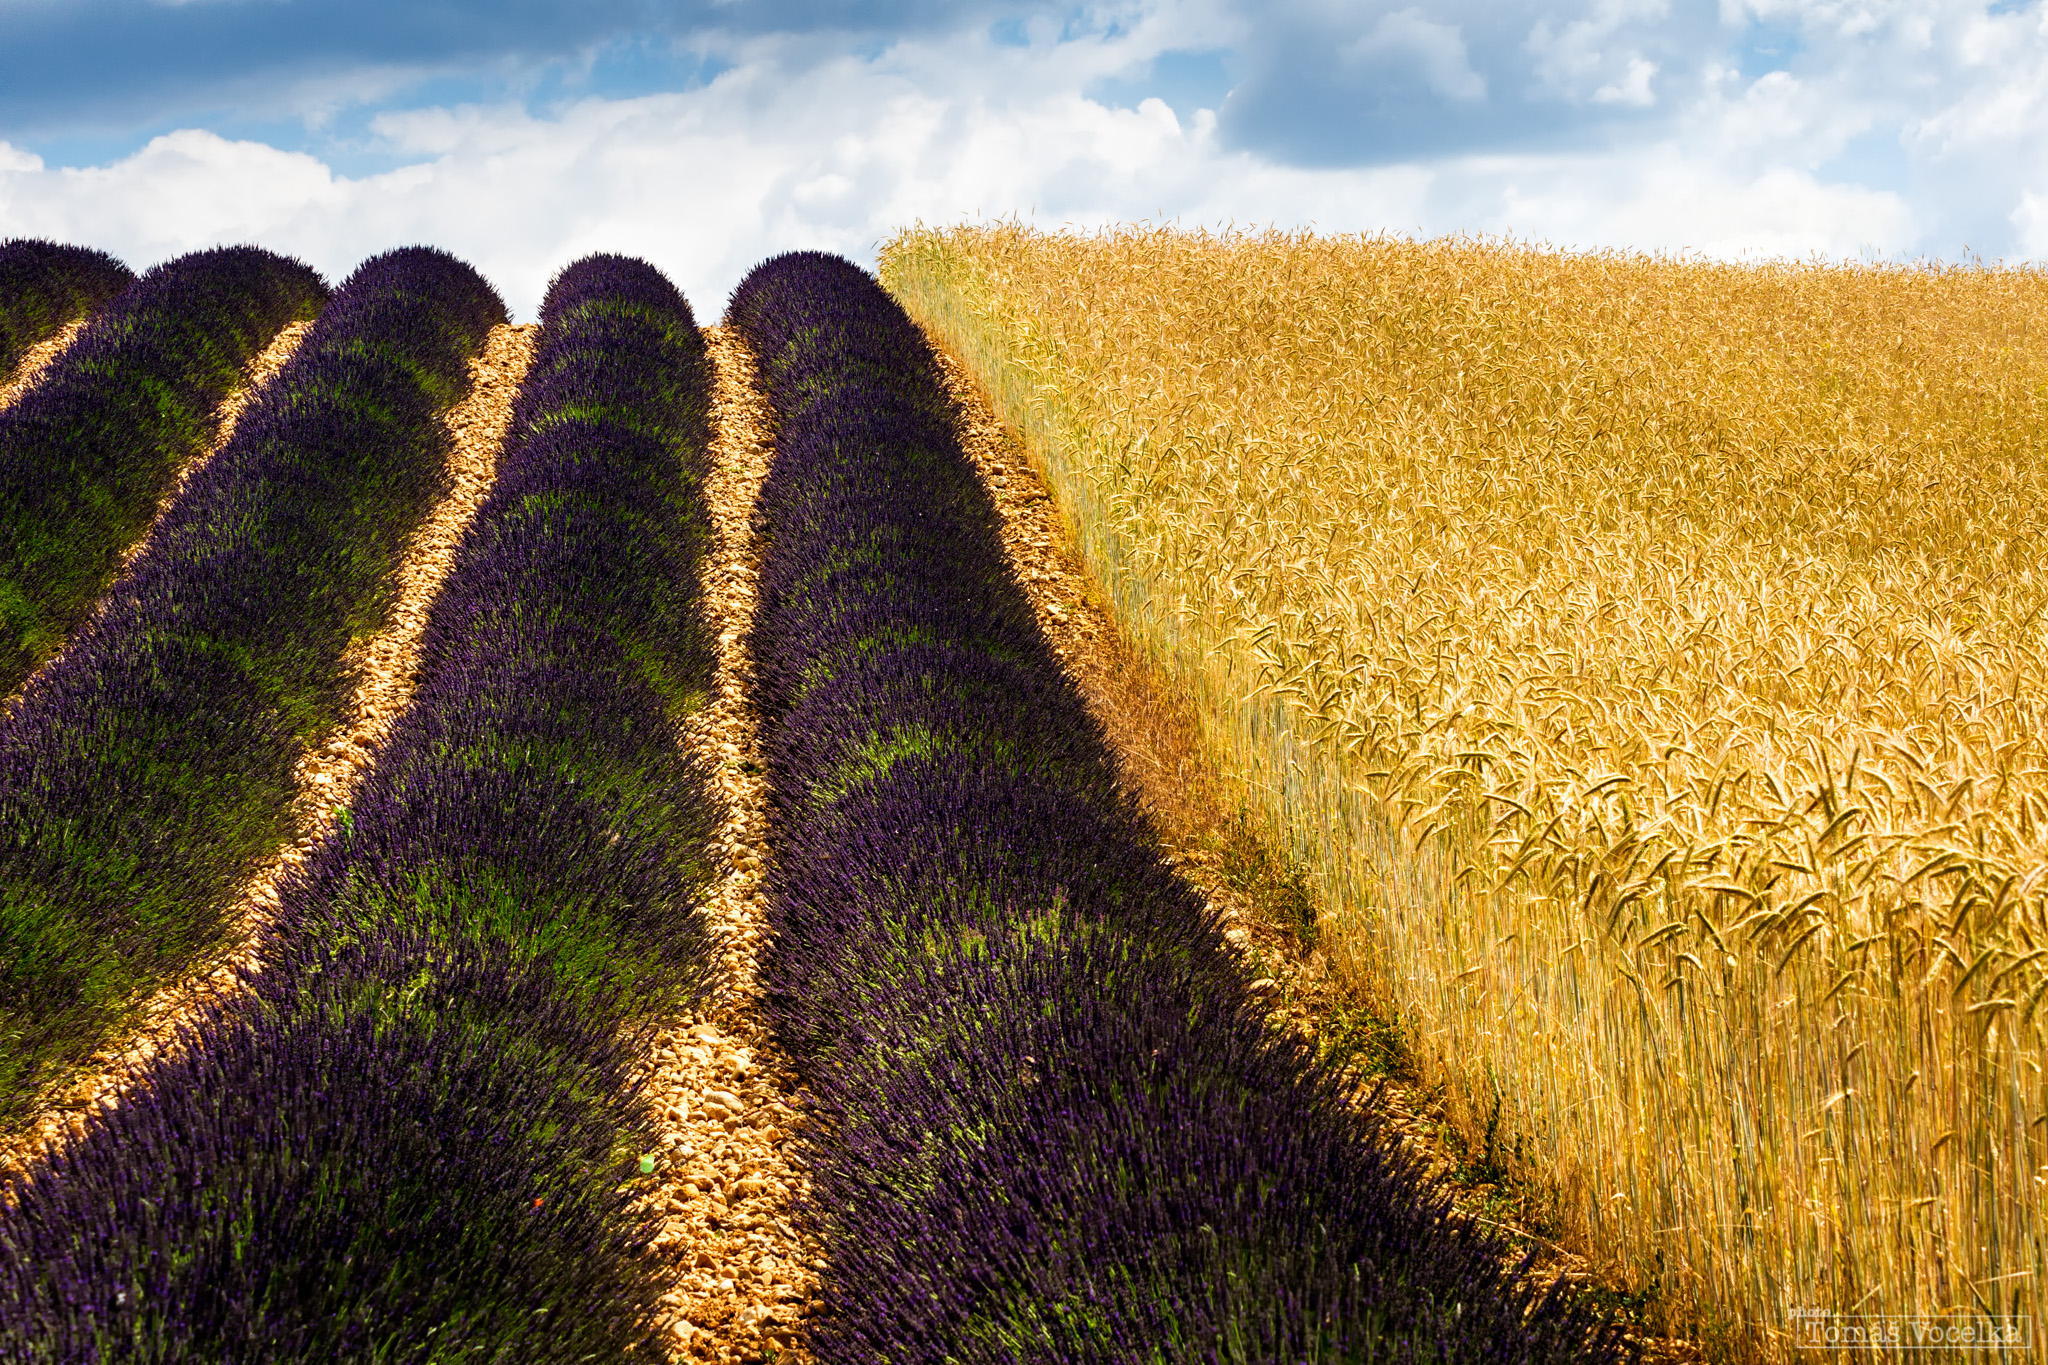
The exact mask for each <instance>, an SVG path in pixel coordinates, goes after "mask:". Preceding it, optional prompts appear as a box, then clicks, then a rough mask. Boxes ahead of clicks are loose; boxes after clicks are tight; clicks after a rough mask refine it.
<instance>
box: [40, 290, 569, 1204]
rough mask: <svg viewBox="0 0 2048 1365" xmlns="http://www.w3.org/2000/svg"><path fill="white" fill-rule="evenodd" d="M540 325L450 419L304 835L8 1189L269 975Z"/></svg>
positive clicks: (511, 343)
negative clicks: (281, 912)
mask: <svg viewBox="0 0 2048 1365" xmlns="http://www.w3.org/2000/svg"><path fill="white" fill-rule="evenodd" d="M309 326H310V324H308V323H293V324H291V325H290V326H288V327H287V328H286V329H285V331H284V333H280V335H279V338H278V340H277V341H276V342H273V343H272V345H271V347H270V348H269V349H268V350H266V351H265V352H264V353H263V355H262V356H260V357H259V358H258V359H257V361H256V362H255V363H254V364H253V365H252V366H251V373H252V376H254V377H255V382H252V383H251V384H249V385H245V386H244V387H243V388H242V389H241V390H239V391H238V393H237V394H236V396H235V397H234V398H231V399H230V400H229V403H230V404H232V405H233V406H232V407H231V408H230V407H228V406H227V405H223V407H224V414H225V415H224V417H223V421H222V433H221V436H220V439H219V440H218V441H216V442H215V444H214V446H213V447H211V448H210V449H209V450H208V451H207V452H205V453H204V454H202V455H201V456H200V457H199V458H198V459H197V460H195V461H194V462H193V463H192V464H191V465H190V466H188V468H187V469H186V470H185V471H184V472H183V473H182V474H181V475H180V479H181V483H182V480H183V479H184V478H185V477H189V475H190V473H191V472H192V471H193V470H196V469H197V468H198V467H199V465H200V464H202V463H203V462H204V461H205V460H207V459H210V458H211V457H212V454H213V452H214V451H216V450H218V449H219V447H220V446H221V445H223V444H225V443H226V440H227V437H228V436H229V435H231V434H232V432H233V423H234V418H235V417H236V416H238V415H239V413H240V412H241V410H242V405H243V404H245V403H246V402H247V401H248V398H249V396H250V395H251V394H253V393H254V392H255V389H256V387H257V384H258V383H260V382H261V381H262V380H264V379H267V378H268V377H269V376H270V375H273V374H275V373H276V371H277V369H278V368H279V367H281V366H282V365H283V363H284V359H285V357H286V356H288V355H289V354H290V350H291V348H293V347H296V345H297V344H298V340H299V338H300V337H302V336H303V335H304V333H305V330H306V329H307V328H308V327H309ZM295 329H296V330H295ZM536 331H537V329H536V328H534V327H532V326H510V325H505V326H499V327H496V328H494V329H493V330H492V331H491V334H490V336H489V337H488V338H487V339H486V340H485V342H484V346H483V348H482V350H481V352H480V353H479V354H478V355H477V356H476V358H475V359H474V360H472V361H471V363H470V379H471V386H470V391H469V394H468V395H467V396H466V397H465V398H464V399H463V401H462V402H461V403H459V404H458V405H457V406H456V407H454V408H453V409H451V410H450V411H449V413H448V415H447V416H446V418H445V419H444V421H445V423H446V425H447V427H448V430H449V432H450V435H451V436H452V438H453V443H452V448H451V450H450V453H449V473H450V476H451V480H452V488H451V490H450V492H449V493H448V495H447V496H446V497H444V498H443V499H442V500H441V502H440V503H439V505H437V506H436V507H435V508H434V509H433V511H432V512H431V513H429V514H428V517H427V519H426V521H424V522H423V523H421V525H420V527H419V528H418V529H417V530H416V531H415V532H414V533H413V536H412V539H411V541H410V542H409V543H408V545H407V546H406V549H405V551H404V554H403V557H402V559H401V561H400V565H399V569H398V573H397V577H396V581H395V584H394V587H395V592H396V596H395V600H394V601H393V603H392V606H391V608H390V610H389V612H388V613H387V615H386V618H385V621H384V624H383V625H382V627H381V628H380V629H379V630H378V631H377V632H376V633H375V634H374V635H371V636H369V637H368V638H367V639H365V640H364V641H362V643H361V645H360V647H359V648H357V649H355V650H353V651H351V654H350V657H348V658H347V659H346V661H345V663H346V667H347V668H348V670H349V673H350V676H351V679H352V687H351V690H350V693H349V697H348V701H347V703H346V707H345V710H344V713H343V714H344V719H343V720H342V722H341V724H339V725H338V726H336V727H335V729H334V730H333V731H332V732H331V733H330V734H329V735H328V736H327V737H326V738H325V739H324V740H322V741H321V742H320V743H319V744H317V745H315V746H314V747H313V748H311V749H310V750H308V751H307V753H306V755H305V756H304V757H303V758H301V759H300V760H299V766H298V773H297V795H296V797H295V799H294V803H293V815H294V819H295V822H296V825H297V828H298V834H297V836H296V837H295V838H294V839H293V841H292V842H291V843H289V844H287V845H286V846H285V847H284V848H282V849H280V850H279V851H278V852H277V853H276V854H275V855H274V856H273V857H272V858H270V859H269V860H268V861H267V862H265V863H264V864H263V865H262V866H261V867H260V868H258V869H257V870H256V872H255V873H254V874H253V875H252V876H251V877H250V878H249V880H248V881H247V882H246V883H244V885H243V887H242V890H241V892H240V894H239V895H237V897H236V899H235V903H234V904H233V906H232V907H230V909H229V910H228V912H227V922H228V926H229V927H228V929H227V932H226V935H225V937H224V939H223V943H222V946H221V948H220V949H219V950H218V951H216V952H215V953H213V954H211V955H209V957H208V958H207V959H206V960H205V961H204V962H202V963H201V964H199V965H198V966H197V967H196V968H195V969H194V970H193V971H192V972H191V973H189V974H188V975H186V976H185V977H184V978H183V979H181V980H179V981H177V982H175V983H173V984H171V985H169V986H166V987H164V988H163V989H161V990H159V991H157V992H155V993H154V994H152V995H151V996H149V997H148V998H147V999H146V1000H144V1001H143V1002H141V1004H140V1005H139V1006H138V1009H137V1013H136V1016H135V1022H134V1024H133V1025H132V1026H131V1027H130V1028H129V1029H128V1030H126V1031H125V1032H124V1033H123V1034H122V1036H121V1037H120V1038H119V1039H118V1040H117V1041H116V1042H114V1043H112V1044H110V1045H109V1046H107V1047H106V1048H104V1049H102V1050H101V1051H100V1052H98V1053H97V1054H95V1055H94V1057H93V1058H92V1060H91V1062H90V1063H89V1064H88V1066H87V1068H86V1070H85V1072H84V1073H83V1074H82V1075H81V1076H80V1077H79V1078H78V1079H77V1080H75V1081H74V1082H72V1083H70V1084H69V1085H66V1086H64V1087H63V1088H61V1089H60V1090H59V1091H58V1092H57V1093H55V1094H54V1095H53V1096H52V1097H51V1098H50V1101H49V1102H48V1103H47V1104H46V1105H45V1106H44V1107H43V1108H42V1109H41V1110H39V1111H38V1112H37V1114H36V1115H35V1116H34V1117H33V1118H32V1119H31V1120H30V1121H29V1123H28V1124H27V1125H26V1126H25V1127H23V1128H22V1129H20V1130H18V1131H16V1132H13V1133H8V1134H5V1135H0V1190H4V1189H11V1188H12V1186H13V1185H14V1184H15V1183H16V1182H17V1181H18V1180H19V1179H20V1178H21V1176H22V1174H24V1173H25V1172H26V1171H27V1170H28V1169H29V1168H30V1167H31V1166H32V1165H33V1164H34V1163H35V1162H36V1161H37V1160H38V1159H39V1158H40V1157H41V1155H42V1154H43V1153H45V1152H47V1151H49V1150H50V1148H51V1147H53V1146H54V1145H55V1144H56V1143H57V1142H58V1141H60V1140H61V1139H62V1138H63V1137H64V1136H65V1134H67V1133H71V1132H75V1131H79V1130H81V1129H82V1128H83V1127H84V1125H85V1122H86V1120H87V1119H88V1118H89V1117H90V1116H91V1114H92V1113H93V1111H94V1110H96V1109H98V1108H100V1107H101V1106H103V1105H105V1106H112V1105H117V1104H119V1103H120V1102H121V1099H122V1097H123V1096H124V1095H126V1094H127V1093H128V1092H129V1091H130V1090H132V1089H133V1088H134V1087H135V1086H136V1085H137V1084H139V1083H140V1081H141V1077H142V1075H143V1073H144V1071H145V1070H146V1069H147V1067H148V1065H149V1063H150V1061H151V1060H152V1059H153V1058H154V1057H156V1056H157V1055H158V1054H159V1053H161V1052H164V1051H165V1050H166V1049H168V1048H172V1047H175V1046H178V1045H179V1043H180V1040H181V1036H182V1035H183V1031H184V1030H185V1028H186V1027H187V1026H188V1025H189V1024H190V1023H191V1022H192V1021H193V1019H195V1018H196V1017H197V1015H198V1012H199V1010H200V1009H201V1008H202V1007H203V1006H204V1005H205V1004H206V1003H207V1002H208V1001H210V1000H215V999H219V998H220V997H222V996H223V995H226V994H229V993H231V992H233V991H234V990H235V989H237V987H238V985H239V983H240V982H241V980H242V979H243V978H244V977H245V976H246V975H247V974H249V973H251V972H254V971H256V970H258V969H259V968H260V966H261V964H262V950H263V939H264V936H265V933H266V931H267V929H268V927H269V925H270V923H271V921H272V918H273V917H274V915H275V914H276V911H277V907H278V902H277V892H278V888H279V886H280V885H281V883H282V882H283V880H284V878H285V876H286V874H287V873H289V872H290V871H291V870H292V869H293V868H295V867H298V866H299V865H300V864H301V863H303V862H304V861H305V858H306V855H307V854H308V853H309V852H310V851H311V850H312V848H313V847H314V845H316V844H317V843H318V842H319V841H320V840H321V838H323V837H324V836H325V835H326V834H327V832H328V830H329V828H330V827H331V826H332V824H333V821H334V819H335V816H336V814H337V812H338V811H339V810H340V808H341V807H342V806H344V805H346V804H347V802H348V799H349V796H350V794H351V793H352V792H353V791H354V789H355V786H356V784H357V783H358V782H359V781H361V779H362V777H363V775H364V774H365V773H367V772H368V771H369V768H370V765H371V763H372V762H373V760H374V758H375V756H376V752H377V749H378V746H379V745H380V744H382V743H383V740H384V737H385V736H386V735H387V734H388V733H389V732H390V729H391V725H392V723H393V722H394V721H395V720H396V719H397V717H398V715H399V713H400V712H402V711H403V710H404V709H405V707H406V704H407V703H408V702H410V701H411V699H412V693H413V687H414V685H415V681H416V675H417V671H418V664H419V641H420V635H421V633H422V632H423V631H424V629H425V627H426V622H427V612H428V609H429V608H430V607H431V606H432V604H433V600H434V598H435V597H436V596H437V595H438V594H439V592H440V590H441V585H442V583H443V582H444V581H445V580H446V578H447V576H448V571H449V569H450V567H451V566H452V565H453V563H454V557H455V547H456V545H457V544H458V543H460V541H461V539H462V535H463V532H464V531H465V530H467V529H468V526H469V524H470V522H471V521H472V520H473V519H474V518H475V516H476V511H477V508H478V507H479V506H481V505H482V502H483V499H484V495H485V494H486V493H487V492H488V491H489V489H490V486H491V480H492V478H493V477H494V475H495V473H496V470H497V461H498V452H499V449H500V447H501V446H502V445H503V444H504V439H505V430H506V428H507V426H509V425H510V423H511V417H512V399H513V396H514V395H515V394H516V393H517V392H518V389H519V381H520V379H521V378H522V377H523V376H524V375H525V373H526V367H527V365H528V364H529V363H530V362H531V361H532V358H533V343H534V333H535V332H536ZM237 400H239V401H237ZM166 502H168V499H166ZM142 543H143V544H146V543H147V537H145V538H144V541H143V542H142ZM137 553H139V547H138V549H137V550H131V551H130V554H129V559H128V562H132V561H133V559H134V557H135V555H136V554H137Z"/></svg>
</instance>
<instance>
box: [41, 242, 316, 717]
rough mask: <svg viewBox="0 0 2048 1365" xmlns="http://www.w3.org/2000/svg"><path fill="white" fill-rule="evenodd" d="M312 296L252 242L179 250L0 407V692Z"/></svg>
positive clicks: (296, 273) (94, 590) (55, 638)
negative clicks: (252, 364)
mask: <svg viewBox="0 0 2048 1365" xmlns="http://www.w3.org/2000/svg"><path fill="white" fill-rule="evenodd" d="M98 268H100V269H102V270H103V267H98ZM104 282H105V281H102V283H103V284H104ZM326 296H327V287H326V286H325V285H324V284H323V283H322V282H321V280H320V277H319V276H318V275H316V274H314V273H313V271H312V270H310V269H308V268H307V267H306V266H304V265H302V264H300V263H299V262H297V261H293V260H288V259H286V258H285V257H282V256H275V255H272V254H271V253H270V252H267V251H259V250H257V249H256V248H255V247H221V248H218V249H216V250H212V251H195V252H193V253H192V254H191V255H189V256H180V257H179V258H178V259H176V260H174V261H171V262H169V263H167V264H164V265H160V266H157V267H156V268H155V269H153V270H151V271H149V272H148V273H147V274H145V275H144V276H143V277H142V278H141V279H139V280H137V281H136V282H135V283H134V284H133V285H131V286H130V287H129V288H128V289H127V290H126V292H124V293H122V294H121V295H120V296H119V297H118V298H116V299H114V301H113V302H112V303H110V304H108V305H107V306H106V307H105V308H103V309H101V310H100V311H99V312H98V313H96V314H95V315H94V316H93V319H92V321H91V322H90V323H88V324H87V325H86V327H85V330H84V331H83V332H81V333H80V334H79V337H78V340H76V341H75V342H73V343H72V344H71V345H70V346H69V347H68V348H66V350H65V352H64V354H63V355H62V356H60V357H58V359H57V361H56V363H55V364H53V365H52V366H51V367H50V369H49V370H48V371H47V372H46V373H45V374H44V376H43V378H42V380H41V382H40V383H38V384H37V385H36V387H35V388H34V389H32V390H30V391H29V392H28V393H26V394H23V395H22V397H21V398H20V399H19V400H18V401H17V402H15V403H14V404H12V405H11V406H9V407H8V408H7V409H6V410H5V411H4V412H0V527H4V528H5V530H6V534H5V535H4V536H0V693H4V692H11V691H13V690H14V689H15V688H16V687H18V686H19V685H20V683H21V681H22V679H23V678H25V677H27V676H28V674H29V671H30V670H31V669H33V668H34V667H35V666H36V664H37V663H39V662H40V661H41V660H43V659H44V658H46V657H47V656H48V655H50V654H51V653H52V652H54V651H55V650H56V648H57V646H58V644H60V643H61V642H62V641H63V639H64V637H65V635H66V634H68V633H69V632H70V630H71V629H72V627H73V626H75V625H76V624H77V623H78V621H79V620H80V619H81V618H82V617H83V616H84V615H85V613H86V611H87V609H88V608H90V607H91V605H92V603H93V601H94V600H95V599H96V598H98V597H99V595H100V594H101V593H102V592H103V591H104V590H105V588H106V585H107V582H108V580H109V579H110V578H112V576H113V574H114V571H115V568H116V566H117V565H118V563H119V561H120V557H121V552H122V551H123V550H125V549H126V548H127V547H128V546H129V545H130V544H131V543H133V541H134V540H135V538H136V537H137V536H139V535H140V534H141V533H142V530H143V528H144V527H145V526H147V525H148V524H149V519H150V516H151V514H152V512H153V511H154V509H155V506H156V501H157V499H158V498H159V497H160V496H161V495H162V494H163V491H164V489H165V488H167V487H168V486H169V485H170V481H171V478H172V476H173V475H174V474H175V473H176V472H177V470H178V467H179V466H180V465H182V464H183V463H184V462H185V461H186V460H188V459H189V458H191V457H192V456H193V455H196V454H198V453H199V452H200V451H201V450H203V449H204V448H205V447H206V445H207V443H208V442H210V441H211V440H212V439H213V436H214V431H215V428H214V421H213V417H214V409H215V407H216V405H218V404H219V402H220V400H221V399H222V398H224V397H225V396H226V395H227V393H228V391H229V390H230V389H232V388H233V387H234V386H235V385H236V384H237V383H238V382H240V380H241V378H242V371H243V366H245V365H246V364H247V363H248V362H249V360H250V359H251V358H253V357H254V356H255V355H256V354H257V353H258V352H260V351H261V350H262V349H263V347H264V346H265V345H267V344H268V343H269V342H270V340H271V338H272V337H273V336H275V335H276V334H277V331H278V329H279V328H281V327H283V326H284V325H285V324H286V323H287V322H291V321H293V320H294V319H299V318H307V317H311V316H312V315H313V313H314V312H315V310H317V309H318V308H319V307H320V305H321V302H322V301H323V300H324V299H325V298H326Z"/></svg>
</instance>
